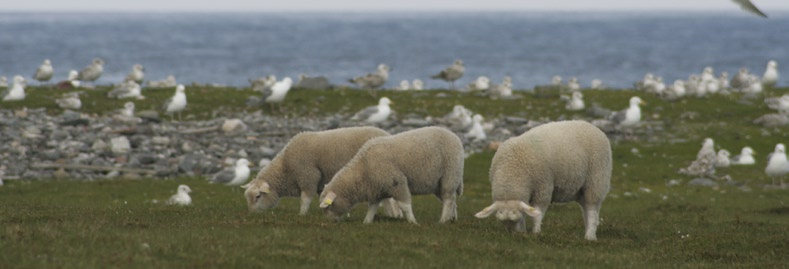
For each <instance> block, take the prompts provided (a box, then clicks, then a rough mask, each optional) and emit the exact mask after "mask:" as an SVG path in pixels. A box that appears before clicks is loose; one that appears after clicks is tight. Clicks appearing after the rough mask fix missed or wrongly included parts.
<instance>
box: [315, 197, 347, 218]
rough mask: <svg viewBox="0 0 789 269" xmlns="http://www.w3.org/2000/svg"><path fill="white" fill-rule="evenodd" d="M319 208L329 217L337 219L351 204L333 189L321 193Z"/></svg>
mask: <svg viewBox="0 0 789 269" xmlns="http://www.w3.org/2000/svg"><path fill="white" fill-rule="evenodd" d="M320 201H321V204H320V208H321V209H323V212H324V213H325V214H326V216H327V217H329V218H330V219H334V220H337V221H339V220H340V218H341V217H342V216H343V215H345V213H348V211H350V210H351V206H352V205H351V204H350V203H349V202H348V200H347V199H345V198H343V197H339V196H337V193H335V192H333V191H324V192H323V193H322V194H321V199H320Z"/></svg>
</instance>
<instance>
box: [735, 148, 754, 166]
mask: <svg viewBox="0 0 789 269" xmlns="http://www.w3.org/2000/svg"><path fill="white" fill-rule="evenodd" d="M754 153H756V152H754V151H753V149H752V148H751V147H744V148H742V151H741V152H740V155H736V156H734V157H732V158H731V164H733V165H752V164H755V163H756V159H754V158H753V154H754Z"/></svg>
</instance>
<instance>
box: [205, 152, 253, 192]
mask: <svg viewBox="0 0 789 269" xmlns="http://www.w3.org/2000/svg"><path fill="white" fill-rule="evenodd" d="M249 166H250V163H249V161H248V160H247V159H244V158H241V159H238V160H237V161H236V166H235V167H233V168H229V169H225V170H222V171H219V172H218V173H216V174H214V176H213V177H211V179H210V182H211V183H222V184H225V185H227V186H241V185H242V184H244V183H245V182H247V180H248V179H249Z"/></svg>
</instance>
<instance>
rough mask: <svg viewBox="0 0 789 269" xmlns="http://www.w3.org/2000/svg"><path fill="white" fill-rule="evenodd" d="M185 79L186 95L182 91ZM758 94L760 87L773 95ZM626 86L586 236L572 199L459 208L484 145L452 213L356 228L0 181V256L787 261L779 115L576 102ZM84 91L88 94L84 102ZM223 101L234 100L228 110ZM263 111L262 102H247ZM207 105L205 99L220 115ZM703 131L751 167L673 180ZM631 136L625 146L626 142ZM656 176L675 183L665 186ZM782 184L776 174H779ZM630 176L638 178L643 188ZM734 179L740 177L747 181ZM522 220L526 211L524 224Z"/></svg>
mask: <svg viewBox="0 0 789 269" xmlns="http://www.w3.org/2000/svg"><path fill="white" fill-rule="evenodd" d="M143 92H144V94H145V95H146V96H147V97H148V98H147V99H146V100H144V101H136V102H135V103H137V107H138V109H151V108H158V107H159V105H160V103H161V101H162V100H163V99H164V98H166V97H168V96H170V95H172V92H173V91H172V89H167V90H157V91H146V90H144V91H143ZM195 92H200V94H199V95H198V94H194V93H195ZM87 93H88V95H89V97H88V98H83V102H84V104H85V105H84V106H85V111H86V112H89V113H97V114H104V113H106V112H107V110H108V109H110V108H115V107H120V104H121V103H123V101H110V102H106V100H107V99H106V98H105V97H104V93H105V91H94V92H91V91H88V92H87ZM780 93H781V92H780V91H777V90H774V91H770V93H769V94H768V95H780ZM28 94H29V96H28V100H26V101H24V102H21V103H13V104H12V103H0V109H7V108H14V109H18V108H20V107H21V106H23V105H25V106H27V107H29V108H37V107H47V108H48V112H49V113H52V114H58V113H60V110H59V109H57V108H56V107H55V106H54V102H53V101H52V100H51V99H47V98H49V97H51V96H54V95H55V94H59V92H55V91H54V90H45V89H32V90H29V91H28ZM251 94H252V93H251V91H249V90H235V89H223V88H219V89H215V88H207V89H200V88H188V89H187V95H188V96H189V97H188V98H189V102H190V103H189V107H188V108H187V110H186V113H185V114H184V116H185V117H193V118H195V119H203V118H209V117H211V115H212V113H213V111H215V110H219V111H238V110H240V109H247V111H250V112H251V111H254V110H257V109H254V110H253V109H248V108H246V107H245V106H243V103H244V99H245V98H246V96H248V95H251ZM633 95H639V96H641V97H642V98H643V99H644V100H645V101H646V102H647V103H648V104H647V105H646V106H645V107H643V112H644V115H645V116H646V117H645V119H646V120H648V121H649V123H648V124H647V125H646V126H643V127H641V128H640V129H639V130H638V131H636V132H635V138H634V139H630V140H622V139H620V138H619V137H620V136H618V135H617V136H615V137H616V139H613V140H612V146H613V150H614V176H613V178H612V186H613V189H612V191H611V193H610V195H609V197H608V199H606V201H605V203H604V205H603V209H602V212H601V217H602V218H603V221H602V224H601V226H600V227H599V229H598V233H597V237H598V241H597V242H587V241H586V240H584V239H583V221H582V218H581V212H580V210H579V209H578V206H577V205H575V204H563V205H554V206H553V207H551V209H550V210H549V211H548V213H547V216H546V218H545V220H544V223H543V232H542V234H540V235H533V234H530V233H527V234H510V233H507V232H505V231H504V228H503V227H502V225H501V224H499V223H498V221H496V220H495V219H494V218H488V219H484V220H479V219H476V218H474V217H473V214H474V213H476V212H477V211H479V210H481V209H482V208H484V207H485V206H487V205H489V204H490V202H491V199H490V186H489V183H488V179H487V174H488V169H489V165H490V159H491V158H492V156H493V152H483V153H481V154H475V155H472V156H471V157H470V158H469V159H467V160H466V172H465V179H464V180H465V184H466V187H465V192H464V195H463V196H462V197H461V198H460V199H459V204H458V208H459V220H458V221H457V222H455V223H451V224H445V225H439V224H437V221H438V218H439V215H440V203H439V202H438V201H437V200H436V199H435V198H433V197H428V196H423V197H418V198H416V199H415V200H414V210H415V215H416V217H417V220H418V221H419V222H420V225H411V224H408V223H407V222H405V221H404V220H399V219H389V218H385V217H379V218H377V219H376V221H375V223H373V224H371V225H362V219H363V216H364V211H365V206H364V205H360V206H357V208H356V209H355V210H354V211H353V212H352V213H351V216H350V218H347V219H346V220H344V221H343V222H339V223H335V222H332V221H329V220H327V219H326V218H324V217H323V215H322V213H321V212H320V211H319V210H318V208H317V206H316V202H313V206H312V207H311V208H310V210H311V211H310V213H309V215H308V216H298V215H297V211H298V199H297V198H285V199H283V200H282V202H281V204H280V206H279V207H278V208H276V209H275V210H273V211H269V212H265V213H262V214H250V213H248V212H247V210H246V204H245V201H244V198H243V197H242V192H241V189H231V188H229V187H225V186H218V185H210V184H207V183H205V181H204V180H203V179H202V178H177V179H173V180H154V179H150V180H117V181H99V182H74V181H32V182H31V181H11V182H8V181H7V182H6V185H5V186H3V187H0V268H12V267H24V268H57V267H65V268H90V267H93V268H108V267H140V268H164V267H222V268H250V267H265V268H285V267H321V268H325V267H343V268H345V267H351V268H353V267H364V268H382V267H388V268H393V267H397V268H402V267H405V268H429V267H437V268H514V267H525V266H529V267H535V268H554V267H571V268H579V267H600V268H623V267H627V268H633V267H661V268H676V267H692V268H720V267H737V268H741V267H751V268H770V267H773V268H775V267H783V266H786V264H789V255H787V253H789V252H787V250H788V249H789V229H788V227H789V190H779V189H770V188H768V189H765V188H763V185H765V184H768V183H769V179H768V178H766V176H765V175H764V173H763V170H764V166H765V157H766V155H767V153H769V152H771V151H772V149H773V147H774V145H775V144H776V143H781V142H783V143H786V142H789V139H787V137H786V136H785V134H784V133H785V131H786V129H785V128H776V129H772V128H770V129H763V128H761V127H759V126H756V125H753V124H752V123H751V121H752V120H753V119H755V118H756V117H758V116H760V115H762V114H765V113H770V111H769V110H768V109H767V108H766V106H765V105H764V104H763V103H762V102H761V98H759V99H755V100H745V101H743V100H741V99H740V96H739V95H730V96H713V97H709V98H704V99H696V98H688V99H685V100H681V101H677V102H665V101H662V100H660V99H657V98H654V97H652V96H649V95H647V94H645V93H639V92H633V91H585V92H584V97H585V98H584V99H585V100H586V101H587V106H590V105H591V103H593V102H597V103H599V104H600V105H602V106H603V107H607V108H612V109H617V110H618V109H623V108H625V107H626V105H627V100H628V99H629V98H630V97H631V96H633ZM379 96H388V97H389V98H391V99H392V100H393V101H394V103H395V104H394V105H393V109H394V110H395V111H398V113H399V114H398V116H399V117H400V118H404V116H405V115H406V114H408V113H413V114H416V115H420V116H428V115H429V116H433V117H437V116H443V115H444V114H446V113H447V112H449V111H450V110H451V108H452V106H454V105H455V104H463V105H465V106H466V107H467V108H469V109H471V110H473V111H475V112H478V113H481V114H482V115H484V116H485V118H486V119H496V118H499V117H500V116H504V115H511V116H518V117H524V118H529V119H541V118H548V119H557V118H560V117H562V116H563V117H564V118H586V115H585V114H584V113H569V112H566V111H564V109H563V107H564V104H563V103H562V102H559V100H558V99H559V98H558V92H556V91H551V90H548V91H540V94H537V95H532V94H531V93H527V94H524V97H523V98H522V99H517V100H499V101H493V100H489V99H487V98H484V97H479V96H474V95H468V94H458V93H455V92H447V91H423V92H379ZM91 100H100V101H102V103H101V104H98V103H96V104H95V105H92V103H90V102H91ZM375 103H377V99H374V98H372V97H370V96H369V95H368V94H367V93H366V92H365V91H354V90H338V91H323V92H317V91H307V90H295V91H293V92H291V93H290V95H289V96H288V98H287V100H286V102H285V104H284V106H285V108H286V112H285V113H279V112H277V113H276V114H277V115H282V116H285V117H299V116H302V115H312V116H323V115H328V114H329V113H342V114H346V115H349V114H351V113H353V112H355V111H357V110H358V109H360V108H362V107H365V106H368V105H373V104H375ZM235 106H240V108H237V107H235ZM263 111H264V113H265V114H267V111H268V109H264V110H263ZM220 113H221V112H220ZM704 137H712V138H714V139H715V141H716V144H717V145H718V147H722V148H725V149H728V150H730V151H732V153H733V154H738V153H739V150H740V149H741V148H742V147H743V146H746V145H748V146H751V147H753V148H754V149H755V150H756V151H757V152H758V154H757V164H756V165H755V166H745V167H731V168H724V169H720V170H719V171H718V173H717V174H718V175H719V176H722V175H730V176H731V178H732V180H733V181H735V182H737V183H738V184H728V183H725V182H723V181H719V183H720V187H718V188H708V187H693V186H687V185H685V183H686V182H688V181H689V180H690V179H692V178H689V177H686V176H682V175H679V174H677V173H676V172H675V171H676V170H677V169H679V168H680V167H684V166H686V165H687V164H688V163H689V162H690V161H691V160H693V159H694V158H695V155H696V151H698V149H699V148H700V146H701V142H702V140H703V138H704ZM633 149H636V150H637V152H636V153H634V150H633ZM672 179H678V180H681V181H682V184H681V185H679V186H672V187H669V186H666V183H667V182H668V181H670V180H672ZM787 181H789V180H787ZM178 184H188V185H190V186H191V188H192V190H193V191H194V192H193V193H192V198H193V200H194V204H193V205H192V206H190V207H173V206H166V205H163V204H162V203H161V202H160V203H152V202H151V200H152V199H158V200H159V201H163V200H165V199H167V197H169V196H170V195H171V194H173V193H174V192H175V188H176V186H177V185H178ZM642 188H647V189H649V192H647V191H645V190H644V189H642ZM749 189H750V190H749ZM529 226H531V225H530V223H529Z"/></svg>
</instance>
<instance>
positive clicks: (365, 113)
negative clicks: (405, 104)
mask: <svg viewBox="0 0 789 269" xmlns="http://www.w3.org/2000/svg"><path fill="white" fill-rule="evenodd" d="M389 104H393V103H392V100H389V98H386V97H381V99H379V100H378V105H377V106H370V107H367V108H365V109H362V110H361V111H359V112H358V113H356V115H353V117H352V118H351V120H363V121H366V122H368V123H379V122H383V121H385V120H386V119H387V118H389V114H391V113H392V109H391V108H390V107H389Z"/></svg>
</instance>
